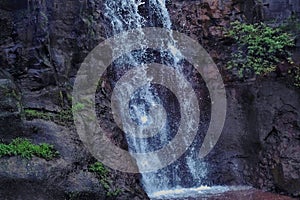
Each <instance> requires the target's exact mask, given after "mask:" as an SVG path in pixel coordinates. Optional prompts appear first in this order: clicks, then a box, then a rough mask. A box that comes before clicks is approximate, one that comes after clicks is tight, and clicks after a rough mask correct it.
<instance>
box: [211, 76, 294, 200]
mask: <svg viewBox="0 0 300 200" xmlns="http://www.w3.org/2000/svg"><path fill="white" fill-rule="evenodd" d="M227 92H228V116H227V119H226V124H225V126H224V130H223V133H222V136H221V138H220V140H219V142H218V144H217V145H216V147H215V149H214V150H213V152H212V153H211V154H210V155H209V156H208V157H209V158H207V160H208V161H209V162H210V163H211V165H212V168H211V169H212V170H211V171H210V172H211V174H210V177H211V180H213V182H214V183H215V184H226V185H227V184H230V185H241V184H242V185H252V186H255V187H257V188H262V189H266V190H270V191H278V192H283V193H285V194H289V195H292V196H299V192H300V190H299V187H298V186H299V183H300V182H299V181H300V173H299V172H300V171H299V167H300V158H299V154H298V153H296V152H299V151H300V143H299V136H300V128H299V127H300V126H299V113H300V110H299V108H300V105H299V102H300V94H299V93H298V92H297V91H296V90H295V89H293V88H289V87H287V86H286V85H285V83H284V82H280V81H277V82H275V81H274V80H267V81H258V82H257V83H255V84H251V83H248V84H244V85H241V84H240V85H234V86H233V85H232V86H230V87H229V86H228V87H227Z"/></svg>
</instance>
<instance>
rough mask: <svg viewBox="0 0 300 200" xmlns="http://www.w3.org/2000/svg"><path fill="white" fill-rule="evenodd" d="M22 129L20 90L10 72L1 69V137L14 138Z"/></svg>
mask: <svg viewBox="0 0 300 200" xmlns="http://www.w3.org/2000/svg"><path fill="white" fill-rule="evenodd" d="M7 122H10V123H7ZM12 124H13V126H12ZM21 130H22V106H21V95H20V92H19V90H18V88H17V86H16V85H15V83H14V81H13V78H12V77H11V76H10V75H9V73H7V72H6V71H4V70H1V69H0V137H1V139H4V138H5V139H12V138H14V137H15V136H16V135H19V134H21V133H22V131H21Z"/></svg>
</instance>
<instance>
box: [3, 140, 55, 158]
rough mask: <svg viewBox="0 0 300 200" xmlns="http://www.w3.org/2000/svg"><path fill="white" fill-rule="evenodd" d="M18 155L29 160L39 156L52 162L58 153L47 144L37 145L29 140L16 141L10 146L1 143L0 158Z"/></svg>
mask: <svg viewBox="0 0 300 200" xmlns="http://www.w3.org/2000/svg"><path fill="white" fill-rule="evenodd" d="M17 155H20V156H21V157H23V158H27V159H30V158H32V157H33V156H38V157H40V158H44V159H46V160H50V159H53V158H54V157H56V156H57V155H58V152H57V151H56V150H54V147H53V146H52V145H49V144H46V143H42V144H40V145H35V144H32V143H31V142H30V141H29V140H28V139H22V138H17V139H14V140H13V141H12V142H11V143H10V144H4V143H0V157H2V156H17Z"/></svg>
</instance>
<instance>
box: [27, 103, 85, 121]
mask: <svg viewBox="0 0 300 200" xmlns="http://www.w3.org/2000/svg"><path fill="white" fill-rule="evenodd" d="M83 108H84V104H82V103H77V104H76V105H74V106H73V107H72V108H65V109H63V110H61V111H60V112H57V113H54V112H49V111H41V110H35V109H25V110H24V114H25V117H26V118H27V119H29V120H30V119H35V118H38V119H44V120H51V121H56V122H71V121H72V120H73V112H78V111H80V110H82V109H83Z"/></svg>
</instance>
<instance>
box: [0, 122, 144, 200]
mask: <svg viewBox="0 0 300 200" xmlns="http://www.w3.org/2000/svg"><path fill="white" fill-rule="evenodd" d="M26 127H27V131H26V132H25V133H24V137H27V138H29V139H31V140H32V142H33V143H43V142H46V143H49V144H52V145H54V148H55V149H56V150H58V152H59V153H60V155H59V157H58V158H55V159H53V160H50V161H46V160H44V159H41V158H37V157H34V158H32V159H30V160H26V159H22V158H21V157H18V156H16V157H2V158H0V185H1V187H0V196H1V197H2V198H4V199H18V198H21V199H24V200H26V199H28V200H29V199H58V200H60V199H62V200H63V199H109V198H108V197H107V191H106V190H105V189H104V187H103V185H102V184H101V182H100V181H99V179H98V178H97V176H96V174H95V173H91V172H89V171H88V165H89V164H93V163H94V162H95V160H94V159H93V157H92V156H91V155H90V154H89V153H88V151H87V150H86V149H85V147H84V146H83V144H82V143H81V142H80V140H79V139H78V136H77V134H76V133H75V132H73V131H71V130H69V129H68V128H66V127H63V126H59V125H56V124H54V123H52V122H47V121H43V120H34V121H31V122H26ZM109 180H110V181H111V182H112V183H113V184H114V186H115V187H116V188H119V189H121V190H122V191H123V192H122V193H121V194H120V195H119V196H118V197H115V198H114V199H140V200H142V199H147V196H146V195H145V194H144V192H143V191H142V189H141V188H140V186H139V185H138V183H137V182H136V181H137V177H136V176H132V175H129V174H122V173H120V172H115V171H111V173H110V175H109Z"/></svg>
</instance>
